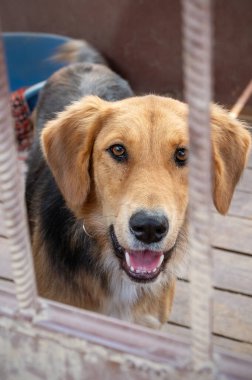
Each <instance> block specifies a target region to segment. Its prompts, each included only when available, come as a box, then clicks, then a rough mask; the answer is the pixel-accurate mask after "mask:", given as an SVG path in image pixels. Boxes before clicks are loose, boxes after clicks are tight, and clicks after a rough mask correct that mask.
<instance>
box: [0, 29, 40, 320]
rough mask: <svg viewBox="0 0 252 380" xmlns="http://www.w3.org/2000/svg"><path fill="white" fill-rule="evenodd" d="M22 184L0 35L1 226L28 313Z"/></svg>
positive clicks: (30, 273)
mask: <svg viewBox="0 0 252 380" xmlns="http://www.w3.org/2000/svg"><path fill="white" fill-rule="evenodd" d="M22 184H23V180H22V179H21V174H20V170H19V166H18V161H17V152H16V147H15V140H14V130H13V128H12V120H11V116H10V103H9V93H8V85H7V79H6V71H5V62H4V55H3V46H2V40H1V36H0V191H1V200H2V210H3V212H4V218H3V223H4V227H5V232H6V237H7V238H8V244H9V245H8V247H9V250H10V254H11V266H12V273H13V277H14V280H15V284H16V295H17V299H18V304H19V309H20V311H22V312H25V313H30V312H34V311H35V308H36V296H37V290H36V283H35V276H34V270H33V263H32V255H31V249H30V241H29V234H28V228H27V223H26V210H25V205H24V199H23V192H24V191H23V185H22Z"/></svg>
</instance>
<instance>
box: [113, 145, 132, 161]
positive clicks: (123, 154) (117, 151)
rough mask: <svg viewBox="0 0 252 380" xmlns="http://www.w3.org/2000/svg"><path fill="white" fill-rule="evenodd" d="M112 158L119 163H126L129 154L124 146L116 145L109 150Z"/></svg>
mask: <svg viewBox="0 0 252 380" xmlns="http://www.w3.org/2000/svg"><path fill="white" fill-rule="evenodd" d="M108 151H109V153H110V154H111V156H112V157H113V158H114V159H115V160H117V161H126V160H127V158H128V154H127V151H126V148H124V146H123V145H120V144H115V145H112V146H111V147H110V148H108Z"/></svg>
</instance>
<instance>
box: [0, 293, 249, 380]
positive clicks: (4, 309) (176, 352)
mask: <svg viewBox="0 0 252 380" xmlns="http://www.w3.org/2000/svg"><path fill="white" fill-rule="evenodd" d="M15 305H16V300H15V296H14V294H13V293H12V292H11V291H10V290H9V289H5V290H4V289H3V288H1V289H0V358H1V360H0V378H1V379H5V380H9V379H11V380H12V379H14V378H15V380H18V379H20V380H24V379H41V380H43V379H54V380H58V379H59V380H62V379H71V380H74V379H84V380H85V379H90V380H93V379H103V380H106V379H108V380H110V379H118V380H119V379H125V380H126V379H127V380H128V379H143V380H144V379H146V380H147V379H167V380H169V379H171V380H180V379H187V380H202V379H204V380H210V375H209V373H207V372H203V373H202V372H200V373H195V372H194V371H193V370H192V368H191V367H190V366H189V365H188V361H187V354H188V353H189V346H190V342H189V341H188V340H186V339H178V337H175V336H173V335H170V334H169V335H168V334H161V333H155V332H153V331H152V330H149V329H144V328H141V327H140V328H137V327H136V326H132V325H131V326H130V325H129V324H127V323H123V322H121V321H113V319H110V318H105V317H103V316H101V315H97V314H94V313H90V312H86V311H84V310H80V309H75V308H71V307H68V306H66V305H62V304H57V303H56V302H52V301H49V302H48V304H47V307H46V308H45V309H44V310H42V311H41V312H40V313H39V314H38V315H37V316H36V318H34V320H33V321H31V320H30V319H27V318H25V316H22V318H20V316H18V314H17V311H16V309H15ZM150 359H151V360H150ZM215 360H216V363H217V364H218V368H219V372H218V373H216V379H218V380H220V379H225V380H228V379H230V380H236V379H237V380H238V379H240V380H242V379H244V380H250V379H251V373H252V362H251V358H250V360H249V358H248V357H247V358H245V357H242V356H238V355H236V356H235V357H232V356H230V355H227V354H226V353H225V352H223V351H220V350H219V349H216V350H215Z"/></svg>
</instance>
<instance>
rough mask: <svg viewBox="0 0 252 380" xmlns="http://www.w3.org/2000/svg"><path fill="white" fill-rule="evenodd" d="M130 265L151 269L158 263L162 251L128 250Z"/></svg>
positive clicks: (135, 267) (140, 268)
mask: <svg viewBox="0 0 252 380" xmlns="http://www.w3.org/2000/svg"><path fill="white" fill-rule="evenodd" d="M128 254H129V258H130V266H132V267H133V268H134V269H139V270H146V271H153V269H155V268H156V267H157V266H158V265H159V259H160V257H161V256H162V254H163V252H153V251H148V250H146V251H128Z"/></svg>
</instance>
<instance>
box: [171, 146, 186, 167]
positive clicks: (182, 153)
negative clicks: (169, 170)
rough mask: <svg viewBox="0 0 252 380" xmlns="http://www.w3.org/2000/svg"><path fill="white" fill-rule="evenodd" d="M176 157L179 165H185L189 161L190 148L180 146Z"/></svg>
mask: <svg viewBox="0 0 252 380" xmlns="http://www.w3.org/2000/svg"><path fill="white" fill-rule="evenodd" d="M174 159H175V162H176V164H177V165H178V166H185V165H186V164H187V161H188V150H187V149H186V148H178V149H177V150H176V152H175V154H174Z"/></svg>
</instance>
